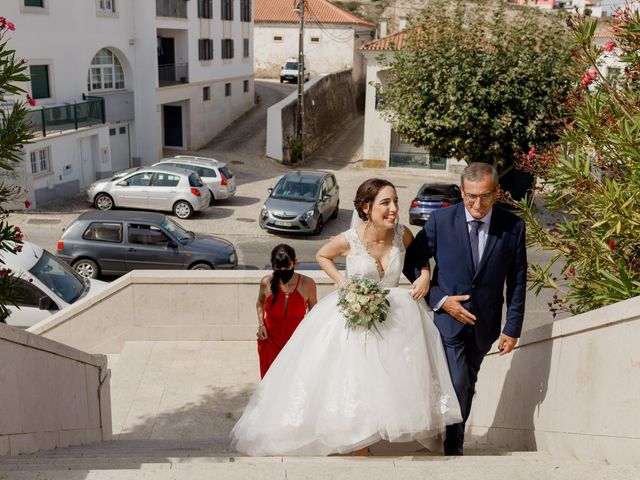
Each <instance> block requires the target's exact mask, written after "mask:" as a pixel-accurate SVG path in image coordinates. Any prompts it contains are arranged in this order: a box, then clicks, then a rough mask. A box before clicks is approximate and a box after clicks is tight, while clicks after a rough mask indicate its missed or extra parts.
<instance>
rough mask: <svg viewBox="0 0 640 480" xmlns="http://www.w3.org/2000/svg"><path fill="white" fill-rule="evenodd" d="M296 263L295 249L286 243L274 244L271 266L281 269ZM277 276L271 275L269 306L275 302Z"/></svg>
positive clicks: (277, 290)
mask: <svg viewBox="0 0 640 480" xmlns="http://www.w3.org/2000/svg"><path fill="white" fill-rule="evenodd" d="M295 263H296V251H295V250H294V249H293V247H292V246H291V245H287V244H286V243H281V244H280V245H276V246H275V247H274V248H273V250H271V268H272V269H274V270H276V269H281V268H287V267H289V266H291V267H292V266H293V265H294V264H295ZM278 280H279V279H278V276H277V275H272V276H271V293H273V299H272V300H271V306H273V304H274V303H276V297H277V296H278V292H279V291H280V289H279V288H278Z"/></svg>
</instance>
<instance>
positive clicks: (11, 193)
mask: <svg viewBox="0 0 640 480" xmlns="http://www.w3.org/2000/svg"><path fill="white" fill-rule="evenodd" d="M14 29H15V25H14V24H13V23H11V22H10V21H8V20H7V19H6V18H5V17H0V173H4V172H6V171H10V170H13V166H14V165H15V164H16V163H17V162H19V161H22V159H21V153H22V146H23V144H25V143H27V142H28V141H29V140H30V139H31V132H30V131H29V129H28V127H27V122H26V115H27V107H26V104H27V103H29V104H31V105H35V101H34V100H33V99H32V98H31V97H29V96H26V101H23V100H21V99H18V100H15V101H12V99H10V98H8V97H9V96H12V97H16V96H19V95H21V94H24V93H25V91H24V90H23V89H22V88H21V87H19V86H18V85H19V83H20V82H27V81H29V77H28V76H27V75H26V69H27V65H26V63H25V62H24V60H18V59H16V56H15V51H14V50H12V49H10V48H9V46H8V45H7V43H8V39H7V38H6V37H7V33H8V32H10V31H13V30H14ZM20 194H21V192H20V189H19V187H16V186H13V185H9V184H5V183H4V182H1V181H0V321H3V320H4V319H5V318H6V317H7V315H8V314H9V310H8V309H7V307H6V305H7V304H9V303H14V296H15V294H14V276H13V274H12V272H11V270H9V269H8V268H6V267H5V262H4V260H3V252H15V251H20V250H21V249H22V245H21V244H22V236H23V235H22V232H21V231H20V228H18V227H16V226H13V225H11V224H10V223H8V222H7V221H6V218H7V215H8V212H7V210H6V208H5V205H6V204H7V202H10V201H14V200H16V199H17V198H18V197H19V196H20ZM25 205H26V206H27V207H28V206H29V204H28V202H25Z"/></svg>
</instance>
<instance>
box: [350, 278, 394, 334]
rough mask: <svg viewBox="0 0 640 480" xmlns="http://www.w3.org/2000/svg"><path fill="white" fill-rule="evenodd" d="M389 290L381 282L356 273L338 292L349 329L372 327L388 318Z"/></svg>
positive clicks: (375, 327) (376, 327)
mask: <svg viewBox="0 0 640 480" xmlns="http://www.w3.org/2000/svg"><path fill="white" fill-rule="evenodd" d="M388 294H389V290H388V289H385V288H383V287H382V286H381V285H380V283H379V282H376V281H375V280H372V279H370V278H367V277H363V276H360V275H354V276H353V277H351V278H350V279H349V283H347V284H346V285H345V286H344V287H342V288H340V290H339V292H338V307H339V308H340V311H341V312H342V314H343V315H344V317H345V320H346V327H347V328H349V329H352V330H353V329H361V328H363V329H365V330H367V331H369V330H371V329H372V328H373V329H375V330H376V331H378V332H379V330H378V326H379V325H380V324H382V323H383V322H384V321H385V320H386V319H387V312H388V311H389V299H388V298H387V295H388Z"/></svg>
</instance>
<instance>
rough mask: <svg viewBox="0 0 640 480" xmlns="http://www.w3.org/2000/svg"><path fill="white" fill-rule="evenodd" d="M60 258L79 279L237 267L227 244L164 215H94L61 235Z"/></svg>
mask: <svg viewBox="0 0 640 480" xmlns="http://www.w3.org/2000/svg"><path fill="white" fill-rule="evenodd" d="M57 255H58V257H60V258H61V259H62V260H64V261H65V262H66V263H68V264H69V265H71V267H72V268H73V269H74V270H75V271H76V272H77V273H79V274H80V275H82V276H84V277H89V278H96V277H98V276H99V275H121V274H124V273H127V272H130V271H131V270H136V269H145V270H160V269H161V270H168V269H173V270H184V269H187V270H211V269H230V268H236V267H237V266H238V257H237V255H236V249H235V247H234V246H233V244H231V242H228V241H227V240H224V239H222V238H219V237H215V236H213V235H207V234H203V233H194V232H190V231H188V230H186V229H185V228H183V227H182V226H180V225H179V224H178V223H176V222H174V221H173V220H172V219H170V218H169V217H167V216H166V215H163V214H161V213H152V212H139V211H132V210H117V211H108V212H101V211H91V212H86V213H83V214H82V215H80V216H79V217H78V218H77V219H76V220H75V221H74V222H73V223H72V224H71V225H70V226H69V227H68V228H67V229H66V230H65V231H64V232H63V234H62V237H61V238H60V240H59V241H58V249H57Z"/></svg>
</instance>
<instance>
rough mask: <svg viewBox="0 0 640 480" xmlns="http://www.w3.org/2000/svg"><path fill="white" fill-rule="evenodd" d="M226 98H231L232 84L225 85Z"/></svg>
mask: <svg viewBox="0 0 640 480" xmlns="http://www.w3.org/2000/svg"><path fill="white" fill-rule="evenodd" d="M224 96H225V97H230V96H231V84H230V83H225V84H224Z"/></svg>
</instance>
